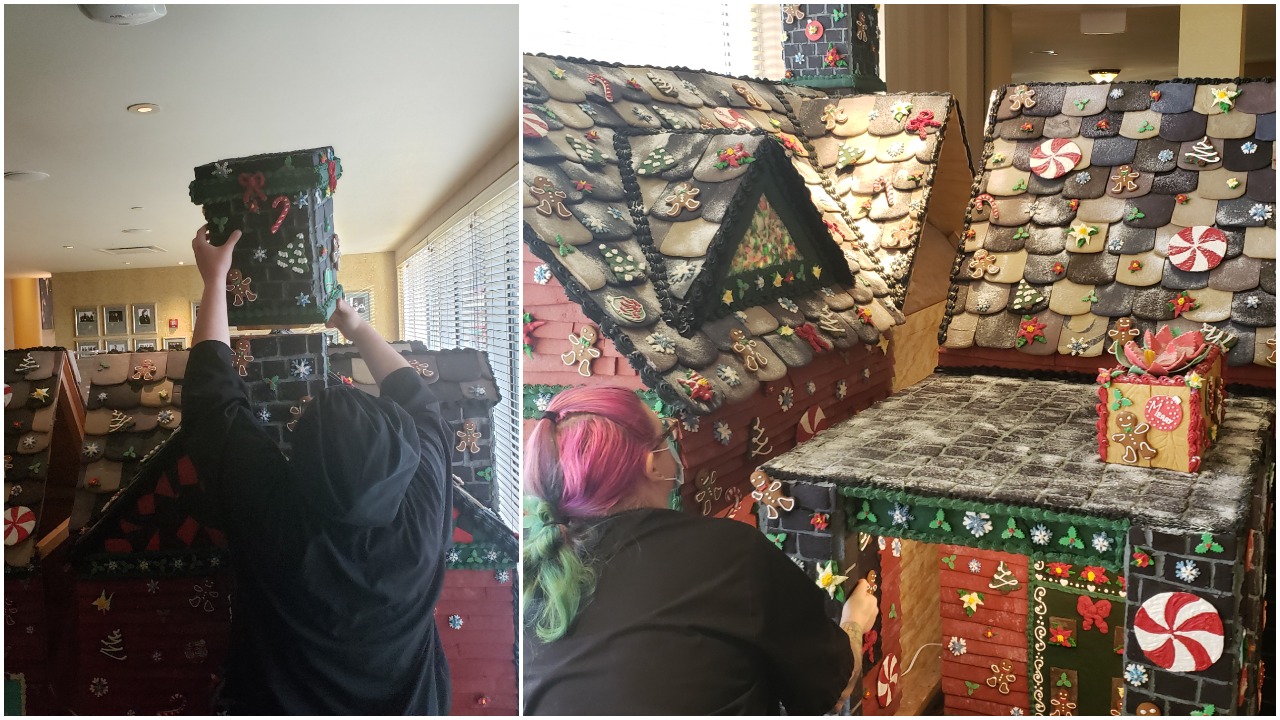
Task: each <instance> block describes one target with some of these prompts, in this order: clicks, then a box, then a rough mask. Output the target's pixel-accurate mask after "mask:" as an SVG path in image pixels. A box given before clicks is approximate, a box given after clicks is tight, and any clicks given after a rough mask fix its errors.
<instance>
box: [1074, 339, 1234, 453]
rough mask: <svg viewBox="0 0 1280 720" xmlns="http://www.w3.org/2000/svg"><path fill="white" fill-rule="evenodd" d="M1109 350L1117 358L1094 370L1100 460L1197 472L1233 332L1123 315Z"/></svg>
mask: <svg viewBox="0 0 1280 720" xmlns="http://www.w3.org/2000/svg"><path fill="white" fill-rule="evenodd" d="M1117 330H1118V331H1121V332H1118V333H1115V337H1114V339H1113V341H1112V344H1111V347H1110V350H1111V352H1112V353H1114V354H1115V357H1116V360H1118V361H1119V362H1120V366H1119V367H1117V368H1114V369H1110V370H1108V369H1106V368H1102V369H1100V370H1099V373H1098V383H1099V387H1098V406H1097V407H1098V452H1099V454H1100V455H1101V457H1102V460H1103V461H1104V462H1108V463H1116V464H1120V465H1133V466H1138V467H1152V468H1167V469H1170V470H1178V471H1181V472H1198V471H1199V469H1200V462H1201V458H1203V457H1204V455H1205V453H1207V452H1208V451H1209V448H1211V447H1212V446H1213V443H1214V442H1215V441H1216V440H1217V437H1218V426H1219V425H1221V424H1222V419H1223V401H1224V400H1225V399H1226V392H1225V390H1224V384H1223V382H1222V364H1223V353H1225V352H1226V351H1227V350H1229V349H1230V346H1231V344H1232V338H1231V337H1230V336H1229V335H1228V334H1225V333H1223V332H1222V331H1219V330H1216V329H1215V328H1213V327H1212V326H1206V327H1205V328H1203V329H1202V330H1193V331H1190V332H1184V333H1180V334H1178V333H1175V331H1174V330H1172V329H1171V328H1170V327H1169V326H1168V325H1165V326H1163V327H1161V328H1160V330H1159V332H1157V333H1154V334H1153V333H1152V332H1151V331H1147V332H1146V333H1145V335H1144V336H1143V338H1142V342H1141V343H1139V342H1138V340H1137V338H1138V336H1139V332H1138V331H1137V329H1136V328H1133V327H1131V326H1128V325H1126V324H1125V323H1123V322H1121V323H1120V324H1118V326H1117Z"/></svg>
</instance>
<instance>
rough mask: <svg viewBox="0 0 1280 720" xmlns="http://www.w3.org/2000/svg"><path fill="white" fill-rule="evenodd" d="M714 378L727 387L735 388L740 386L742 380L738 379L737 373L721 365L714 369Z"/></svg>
mask: <svg viewBox="0 0 1280 720" xmlns="http://www.w3.org/2000/svg"><path fill="white" fill-rule="evenodd" d="M716 377H719V378H720V379H721V380H723V381H724V383H725V384H726V385H728V386H729V387H737V386H739V385H741V384H742V378H740V377H738V371H737V370H734V369H733V368H731V367H729V366H728V365H721V366H719V367H717V368H716Z"/></svg>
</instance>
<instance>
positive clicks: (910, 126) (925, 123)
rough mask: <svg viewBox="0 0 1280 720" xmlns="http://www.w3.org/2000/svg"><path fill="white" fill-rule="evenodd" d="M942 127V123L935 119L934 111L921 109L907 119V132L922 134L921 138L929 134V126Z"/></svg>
mask: <svg viewBox="0 0 1280 720" xmlns="http://www.w3.org/2000/svg"><path fill="white" fill-rule="evenodd" d="M931 127H932V128H940V127H942V123H940V122H938V121H937V120H934V119H933V111H931V110H921V111H920V112H918V113H916V116H915V117H913V118H911V119H910V120H909V121H907V132H913V133H915V134H917V135H919V136H920V139H921V140H924V139H925V137H927V136H928V134H929V128H931Z"/></svg>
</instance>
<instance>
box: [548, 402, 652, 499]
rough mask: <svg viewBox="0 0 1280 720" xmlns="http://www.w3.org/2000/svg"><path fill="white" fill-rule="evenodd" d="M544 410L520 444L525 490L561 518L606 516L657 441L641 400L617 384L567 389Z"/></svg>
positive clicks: (625, 494) (632, 486)
mask: <svg viewBox="0 0 1280 720" xmlns="http://www.w3.org/2000/svg"><path fill="white" fill-rule="evenodd" d="M546 413H547V416H549V417H544V418H543V419H542V420H539V421H538V424H537V425H536V426H535V427H534V429H533V432H532V433H531V434H530V435H529V442H528V443H527V444H526V446H525V458H524V477H525V489H526V491H527V492H528V493H529V494H531V495H535V496H537V497H540V498H542V499H544V500H546V501H547V502H548V503H549V504H550V505H551V507H552V508H553V509H554V510H555V514H556V515H557V516H558V518H559V519H561V520H569V519H573V518H588V517H600V516H603V515H607V514H609V511H610V510H611V509H612V508H613V507H614V506H615V505H617V504H618V503H619V502H621V501H622V500H624V499H626V498H627V497H628V496H630V495H631V493H632V492H633V491H634V489H635V488H636V486H637V484H638V483H639V482H640V481H641V480H642V479H643V478H644V475H645V460H646V458H647V457H648V456H649V451H650V450H651V449H652V447H653V443H654V441H655V440H656V436H655V433H654V428H653V420H652V416H651V415H650V413H649V411H648V409H647V408H646V407H645V404H644V402H643V401H641V400H640V398H639V397H638V396H637V395H636V394H635V393H634V392H632V391H631V390H628V389H626V388H621V387H612V386H604V387H601V386H595V387H582V388H571V389H569V390H565V391H564V392H562V393H560V394H559V395H556V397H555V399H553V400H552V401H551V404H550V405H549V406H548V407H547V410H546Z"/></svg>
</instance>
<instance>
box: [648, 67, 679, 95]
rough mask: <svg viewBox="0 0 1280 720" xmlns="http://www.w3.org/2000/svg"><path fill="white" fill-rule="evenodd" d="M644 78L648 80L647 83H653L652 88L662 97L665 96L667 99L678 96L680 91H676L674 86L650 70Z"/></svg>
mask: <svg viewBox="0 0 1280 720" xmlns="http://www.w3.org/2000/svg"><path fill="white" fill-rule="evenodd" d="M645 76H646V77H648V78H649V82H651V83H653V86H654V87H656V88H658V92H660V93H662V94H663V95H666V96H667V97H675V96H677V95H679V94H680V91H679V90H676V88H675V86H674V85H672V84H671V83H670V82H667V81H666V80H665V79H663V78H661V77H659V76H658V75H656V74H655V73H654V72H653V71H652V70H649V71H647V72H646V73H645Z"/></svg>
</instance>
